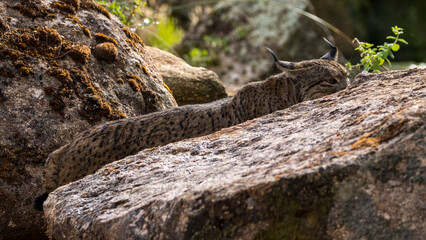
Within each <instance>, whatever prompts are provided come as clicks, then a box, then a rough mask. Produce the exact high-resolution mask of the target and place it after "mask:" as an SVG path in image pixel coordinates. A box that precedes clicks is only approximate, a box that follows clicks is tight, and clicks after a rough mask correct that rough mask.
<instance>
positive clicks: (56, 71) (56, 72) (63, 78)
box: [47, 68, 72, 84]
mask: <svg viewBox="0 0 426 240" xmlns="http://www.w3.org/2000/svg"><path fill="white" fill-rule="evenodd" d="M47 73H48V74H49V75H51V76H54V77H56V79H58V80H59V81H60V82H61V83H63V84H68V83H71V82H72V79H71V76H70V73H69V72H68V70H66V69H64V68H50V69H48V70H47Z"/></svg>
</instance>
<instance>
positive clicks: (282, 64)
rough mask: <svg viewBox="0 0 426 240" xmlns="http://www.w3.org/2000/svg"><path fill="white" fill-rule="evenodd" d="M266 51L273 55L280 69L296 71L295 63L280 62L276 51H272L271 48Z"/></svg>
mask: <svg viewBox="0 0 426 240" xmlns="http://www.w3.org/2000/svg"><path fill="white" fill-rule="evenodd" d="M266 49H267V50H268V51H269V52H270V53H271V55H272V57H273V58H274V62H275V64H277V66H278V68H279V69H281V70H292V69H294V63H292V62H287V61H280V60H278V58H277V56H276V55H275V53H274V51H272V50H271V49H269V48H266Z"/></svg>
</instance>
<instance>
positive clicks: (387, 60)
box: [386, 58, 392, 66]
mask: <svg viewBox="0 0 426 240" xmlns="http://www.w3.org/2000/svg"><path fill="white" fill-rule="evenodd" d="M386 62H388V64H389V66H392V64H391V62H390V61H389V59H387V58H386Z"/></svg>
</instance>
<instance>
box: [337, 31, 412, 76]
mask: <svg viewBox="0 0 426 240" xmlns="http://www.w3.org/2000/svg"><path fill="white" fill-rule="evenodd" d="M392 32H393V33H394V35H395V36H388V37H386V39H392V40H393V43H387V42H385V43H384V44H383V45H379V46H377V47H374V45H373V44H371V43H367V42H359V41H358V39H356V38H355V40H354V41H356V43H357V44H358V47H357V48H355V50H357V51H359V52H361V54H360V55H361V60H360V63H358V64H356V65H354V66H352V65H351V63H350V62H348V63H347V64H346V67H347V68H348V69H349V70H352V69H353V68H355V69H357V70H358V71H359V70H360V68H361V67H362V68H363V69H364V70H365V71H367V72H380V69H382V70H383V69H384V70H388V69H387V68H386V67H385V66H384V65H383V64H384V63H385V61H386V62H387V63H388V64H389V66H391V62H390V60H389V57H390V58H392V59H394V58H395V56H394V55H393V53H392V52H397V51H398V50H399V49H400V45H399V44H398V43H399V42H401V43H404V44H408V43H407V41H405V40H404V39H402V38H400V37H399V36H400V35H401V34H403V33H404V32H403V29H402V28H399V27H398V26H395V27H392Z"/></svg>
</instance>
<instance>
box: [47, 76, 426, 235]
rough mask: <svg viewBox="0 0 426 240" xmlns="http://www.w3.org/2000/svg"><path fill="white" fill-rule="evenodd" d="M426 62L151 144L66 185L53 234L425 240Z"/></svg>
mask: <svg viewBox="0 0 426 240" xmlns="http://www.w3.org/2000/svg"><path fill="white" fill-rule="evenodd" d="M425 76H426V70H425V69H422V70H420V69H413V70H408V71H392V72H387V73H383V74H366V75H359V76H358V77H357V79H356V81H355V84H354V85H353V86H351V87H350V88H349V89H347V90H343V91H340V92H338V93H336V94H334V95H330V96H326V97H323V98H321V99H317V100H313V101H308V102H303V103H300V104H297V105H295V106H293V107H290V108H287V109H285V110H281V111H277V112H274V113H272V114H269V115H267V116H264V117H260V118H257V119H254V120H251V121H248V122H245V123H242V124H240V125H236V126H234V127H230V128H226V129H223V130H221V131H219V132H216V133H213V134H211V135H207V136H204V137H199V138H193V139H189V140H185V141H181V142H176V143H171V144H168V145H165V146H162V147H158V148H152V149H147V150H144V151H141V152H139V153H138V154H137V155H134V156H129V157H127V158H125V159H123V160H120V161H117V162H114V163H111V164H109V165H106V166H105V167H104V168H102V169H100V170H99V171H97V172H96V173H95V174H93V175H89V176H87V177H85V178H83V179H81V180H79V181H76V182H72V183H70V184H68V185H65V186H62V187H60V188H58V189H57V190H55V191H54V192H52V193H51V195H50V196H49V198H48V199H47V201H46V203H45V215H46V219H47V223H48V234H49V235H50V236H51V237H53V238H55V239H68V238H76V239H80V238H81V239H99V238H101V239H211V238H214V239H225V238H226V239H251V238H253V239H419V240H420V239H423V237H424V236H425V234H426V232H425V231H426V230H425V229H426V228H425V225H424V216H425V208H426V206H425V204H426V203H425V201H424V199H425V198H426V189H425V181H426V176H425V170H426V169H425V168H426V162H425V159H426V148H425V145H426V143H425V134H426V129H425V123H426V108H425V104H426V77H425Z"/></svg>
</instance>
